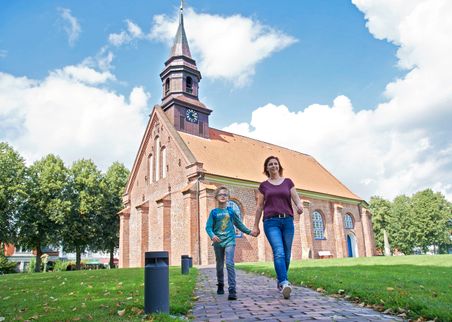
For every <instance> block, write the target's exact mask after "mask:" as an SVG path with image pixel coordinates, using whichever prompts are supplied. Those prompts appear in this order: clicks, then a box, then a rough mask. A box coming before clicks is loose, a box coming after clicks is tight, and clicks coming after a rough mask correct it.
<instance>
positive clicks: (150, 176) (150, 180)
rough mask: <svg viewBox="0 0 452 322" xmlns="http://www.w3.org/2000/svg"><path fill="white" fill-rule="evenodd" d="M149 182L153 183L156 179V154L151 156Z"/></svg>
mask: <svg viewBox="0 0 452 322" xmlns="http://www.w3.org/2000/svg"><path fill="white" fill-rule="evenodd" d="M148 162H149V172H148V173H149V181H148V182H149V183H152V181H154V156H153V155H152V154H151V155H150V156H149V161H148Z"/></svg>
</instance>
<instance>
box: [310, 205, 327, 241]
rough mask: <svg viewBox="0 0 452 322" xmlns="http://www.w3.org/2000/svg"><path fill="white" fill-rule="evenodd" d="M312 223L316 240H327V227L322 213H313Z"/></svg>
mask: <svg viewBox="0 0 452 322" xmlns="http://www.w3.org/2000/svg"><path fill="white" fill-rule="evenodd" d="M312 223H313V226H314V239H325V225H324V224H323V217H322V214H321V213H320V212H318V211H314V212H313V213H312Z"/></svg>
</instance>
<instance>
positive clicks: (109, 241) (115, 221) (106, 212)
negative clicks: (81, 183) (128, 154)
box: [93, 162, 129, 267]
mask: <svg viewBox="0 0 452 322" xmlns="http://www.w3.org/2000/svg"><path fill="white" fill-rule="evenodd" d="M128 176H129V170H127V168H126V167H125V166H124V165H123V164H121V163H119V162H115V163H113V164H112V165H111V166H110V168H108V170H107V173H106V174H105V176H104V177H103V180H102V182H101V187H102V197H103V198H102V210H101V212H100V216H99V218H98V219H99V220H98V225H97V230H98V233H97V234H96V237H97V238H96V242H95V244H94V245H93V250H95V251H105V252H109V253H110V267H114V263H113V255H114V252H115V249H117V248H118V247H119V216H118V212H119V211H120V210H121V209H122V207H123V204H122V195H123V193H124V189H125V185H126V183H127V178H128Z"/></svg>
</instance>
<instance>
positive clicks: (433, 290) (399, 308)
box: [237, 255, 452, 321]
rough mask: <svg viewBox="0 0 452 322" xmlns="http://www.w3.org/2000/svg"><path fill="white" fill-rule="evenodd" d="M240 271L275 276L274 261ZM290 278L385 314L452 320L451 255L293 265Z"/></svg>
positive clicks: (294, 263)
mask: <svg viewBox="0 0 452 322" xmlns="http://www.w3.org/2000/svg"><path fill="white" fill-rule="evenodd" d="M237 267H238V268H241V269H244V270H247V271H251V272H256V273H263V274H265V275H268V276H275V273H274V269H273V263H272V262H270V263H268V262H267V263H248V264H237ZM289 279H290V280H291V282H292V283H293V284H296V285H304V286H307V287H310V288H313V289H318V288H321V289H322V290H320V291H323V290H324V291H325V292H326V293H328V294H337V295H338V296H339V295H340V296H343V297H346V298H347V299H349V300H353V301H356V302H359V303H365V304H366V305H368V306H372V307H373V308H375V309H379V310H381V311H383V310H388V309H391V310H392V312H393V313H396V314H406V316H407V317H409V318H414V319H417V318H421V317H422V318H425V319H435V318H436V319H437V320H438V321H452V255H438V256H397V257H371V258H350V259H349V258H344V259H321V260H307V261H302V262H300V261H293V262H292V263H291V269H290V271H289ZM402 316H403V315H402Z"/></svg>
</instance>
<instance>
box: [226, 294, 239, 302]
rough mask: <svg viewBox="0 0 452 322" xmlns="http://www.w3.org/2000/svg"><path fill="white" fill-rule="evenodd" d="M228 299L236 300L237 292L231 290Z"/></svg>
mask: <svg viewBox="0 0 452 322" xmlns="http://www.w3.org/2000/svg"><path fill="white" fill-rule="evenodd" d="M228 300H229V301H235V300H237V293H235V292H229V295H228Z"/></svg>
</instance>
